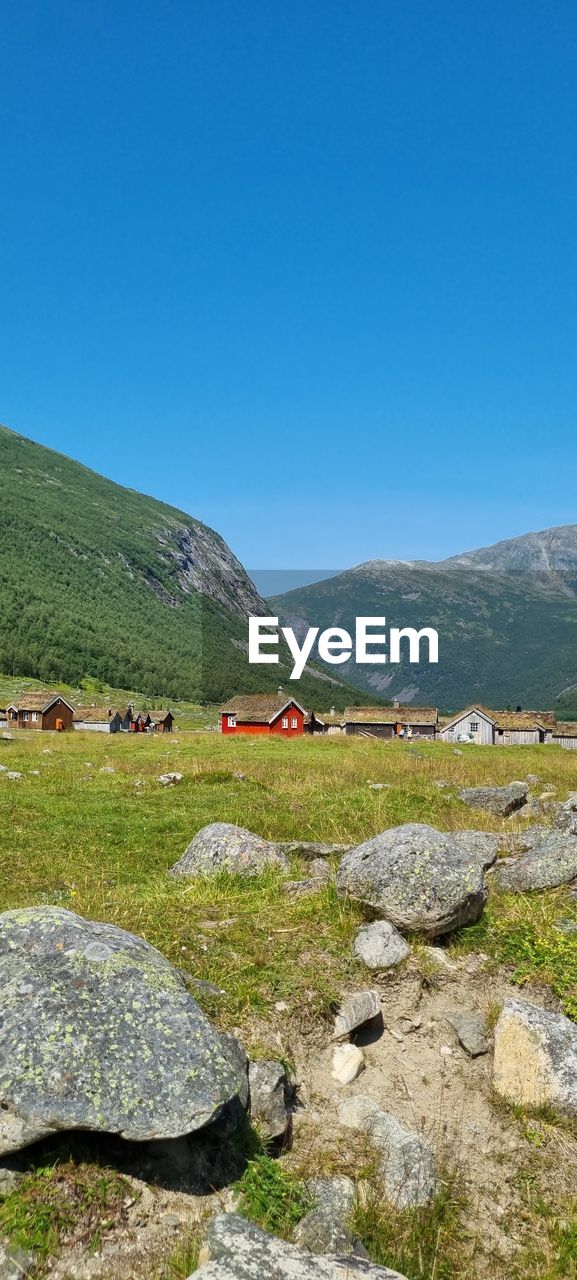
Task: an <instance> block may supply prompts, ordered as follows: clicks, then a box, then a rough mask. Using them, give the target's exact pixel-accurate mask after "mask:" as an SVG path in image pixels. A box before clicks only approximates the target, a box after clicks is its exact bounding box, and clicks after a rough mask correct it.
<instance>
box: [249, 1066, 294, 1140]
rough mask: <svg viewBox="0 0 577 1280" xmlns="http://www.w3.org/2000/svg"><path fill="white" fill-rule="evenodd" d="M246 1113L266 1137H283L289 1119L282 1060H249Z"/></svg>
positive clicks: (286, 1087)
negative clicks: (248, 1089)
mask: <svg viewBox="0 0 577 1280" xmlns="http://www.w3.org/2000/svg"><path fill="white" fill-rule="evenodd" d="M248 1081H249V1088H250V1114H251V1117H252V1119H253V1120H256V1121H257V1123H258V1124H259V1126H260V1128H261V1129H262V1131H263V1133H264V1136H265V1137H266V1138H269V1139H272V1140H274V1139H276V1138H283V1137H284V1135H285V1133H286V1131H287V1127H288V1124H289V1120H290V1110H289V1108H288V1106H287V1090H288V1080H287V1076H286V1071H285V1069H284V1067H283V1065H282V1062H265V1061H261V1060H258V1061H256V1062H251V1063H250V1066H249V1069H248Z"/></svg>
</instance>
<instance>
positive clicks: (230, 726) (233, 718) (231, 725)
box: [228, 716, 236, 729]
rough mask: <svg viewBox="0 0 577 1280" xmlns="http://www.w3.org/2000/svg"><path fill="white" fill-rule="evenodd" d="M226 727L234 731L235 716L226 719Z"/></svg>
mask: <svg viewBox="0 0 577 1280" xmlns="http://www.w3.org/2000/svg"><path fill="white" fill-rule="evenodd" d="M228 727H229V729H236V716H229V717H228Z"/></svg>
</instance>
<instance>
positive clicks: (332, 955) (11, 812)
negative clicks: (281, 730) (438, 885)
mask: <svg viewBox="0 0 577 1280" xmlns="http://www.w3.org/2000/svg"><path fill="white" fill-rule="evenodd" d="M0 764H5V765H6V766H8V768H10V769H14V770H17V771H19V772H22V773H23V777H22V778H21V779H20V780H18V781H10V780H9V779H7V778H6V776H5V774H0V810H1V817H2V820H1V821H0V907H1V908H2V909H7V908H9V907H15V906H22V905H26V904H37V903H45V902H50V903H60V904H62V905H65V906H67V907H70V908H71V909H73V910H75V911H78V912H79V913H80V914H82V915H86V916H88V917H91V918H94V919H101V920H107V921H110V922H113V923H115V924H119V925H121V926H122V927H123V928H126V929H130V930H133V931H134V932H136V933H140V934H142V935H143V936H144V937H146V938H147V939H148V941H149V942H151V943H153V944H154V945H156V946H158V947H159V948H160V949H161V950H162V951H163V952H164V953H165V954H166V955H168V956H170V958H171V959H172V960H173V961H174V962H175V963H179V964H181V965H183V966H184V967H187V968H190V969H191V970H193V971H194V973H195V975H196V976H197V977H202V978H206V979H208V980H210V981H213V982H215V983H217V984H218V985H221V986H222V987H223V988H224V989H225V991H226V993H227V995H226V999H225V1000H224V1002H222V1003H221V1004H220V1005H219V1017H220V1018H222V1019H226V1018H232V1019H235V1020H237V1021H238V1019H239V1018H240V1019H242V1017H243V1014H244V1013H250V1010H251V1009H261V1010H264V1009H266V1007H267V1006H268V1005H270V1003H271V1002H272V1003H274V1001H277V1000H279V999H285V1000H286V999H289V1000H293V1001H294V1003H295V1005H298V1007H299V1008H300V1009H301V1010H305V1009H306V1008H307V1007H309V1005H311V1006H312V1007H318V1006H319V1005H322V1004H325V1003H327V1002H328V1003H330V1002H331V1001H332V1000H333V998H334V997H335V995H337V994H338V991H339V990H340V989H341V987H342V984H343V983H344V982H346V981H347V979H348V978H350V977H352V974H353V972H354V967H353V961H352V959H351V957H350V939H351V937H352V935H353V933H354V930H355V928H356V926H357V925H358V922H359V919H360V909H359V908H357V907H356V906H354V905H353V904H347V903H340V902H339V901H338V900H337V899H336V895H335V893H334V890H333V889H332V888H331V887H330V886H329V887H327V888H326V889H325V890H323V892H322V893H321V894H320V895H315V896H314V897H313V898H301V899H297V900H296V901H291V900H290V899H289V898H287V895H286V894H285V893H284V892H283V887H282V877H280V876H279V875H278V873H276V872H274V871H269V872H267V873H266V875H264V876H261V877H258V878H256V879H255V878H251V879H249V880H244V881H243V880H242V879H236V878H234V877H231V876H227V875H221V876H219V877H217V879H216V880H214V879H212V880H196V881H190V882H189V883H186V882H183V881H176V882H175V881H171V879H170V878H169V877H168V876H167V875H166V872H167V871H168V869H169V867H170V866H171V865H172V864H173V863H174V862H175V861H176V860H177V858H179V857H180V855H181V854H182V852H183V851H184V849H185V848H186V845H187V844H188V842H189V841H190V840H191V839H192V836H193V835H194V834H195V832H196V831H197V830H198V829H199V828H200V827H202V826H204V824H205V823H208V822H214V821H224V822H235V823H238V824H240V825H242V826H245V827H248V828H250V830H252V831H255V832H257V833H258V834H259V835H262V836H265V837H268V838H271V839H282V840H290V839H296V838H300V839H306V840H316V839H318V840H327V841H342V842H347V843H348V842H350V843H357V842H360V841H361V840H363V839H366V838H368V837H369V836H372V835H374V834H375V833H376V832H378V831H381V830H383V829H384V828H385V827H390V826H394V825H396V824H397V823H402V822H411V821H412V822H429V823H431V824H432V825H434V826H436V827H438V828H439V829H441V830H447V831H450V830H451V829H458V828H459V827H477V828H479V829H485V830H488V829H492V830H502V829H506V830H514V829H516V828H522V826H523V825H524V822H523V820H522V819H519V820H515V819H508V820H507V821H506V822H505V823H503V822H501V820H499V819H495V818H490V817H489V816H488V815H486V814H483V813H480V812H476V811H475V810H471V809H469V808H467V807H466V806H465V805H463V804H462V803H461V802H460V801H459V800H458V798H457V791H458V789H459V788H460V787H462V786H467V785H471V784H477V783H481V782H491V783H504V782H507V781H510V780H511V779H513V778H523V777H524V776H525V774H527V773H537V774H539V776H540V777H541V778H542V779H543V786H544V787H548V788H549V787H555V788H556V789H557V793H558V795H559V798H564V797H565V795H566V794H567V792H568V791H570V790H571V789H572V788H573V787H575V786H577V755H574V754H573V753H572V752H564V751H562V750H561V749H560V748H555V747H541V748H522V747H512V748H504V747H500V748H494V749H491V748H483V747H473V746H470V747H465V748H464V749H463V753H462V755H461V756H456V755H455V754H454V750H453V748H452V747H450V746H448V745H447V746H446V745H444V744H439V743H436V744H431V745H423V744H418V746H417V745H414V746H413V745H410V744H408V743H388V744H386V745H385V744H382V743H379V742H377V741H371V740H368V739H360V738H359V739H350V738H349V739H344V738H328V739H324V740H323V739H319V738H316V739H312V738H308V737H305V738H303V739H300V740H298V739H296V740H295V739H293V740H292V741H290V742H282V741H280V740H274V739H272V738H271V739H266V738H250V737H247V738H242V737H239V738H236V739H227V738H221V737H220V736H219V735H217V734H212V733H210V734H209V733H206V734H203V733H196V734H194V733H190V734H188V733H181V734H174V735H172V736H166V737H162V736H159V737H153V736H148V735H142V736H138V737H129V736H128V735H124V734H122V735H120V734H119V735H105V734H98V733H78V732H74V733H70V734H64V735H61V736H58V735H53V734H46V733H34V732H19V733H15V735H14V740H13V741H12V742H4V741H0ZM111 770H114V772H111ZM171 770H177V771H178V772H180V773H182V774H183V775H184V779H183V782H182V783H180V784H179V785H177V786H174V787H163V786H161V785H160V784H159V783H158V782H157V777H158V775H159V774H161V773H164V772H166V771H171ZM36 771H38V773H36ZM241 775H242V776H241ZM439 780H443V781H445V782H447V783H448V784H449V786H447V787H445V788H442V789H441V788H438V787H436V786H435V782H436V781H439ZM370 781H373V782H384V783H387V784H388V787H387V789H384V790H381V791H377V790H373V789H371V788H370V787H369V786H368V783H369V782H370ZM539 786H541V784H539ZM538 789H539V788H538ZM299 874H306V869H305V865H303V864H300V865H299V863H298V860H295V862H294V867H293V876H294V877H295V878H296V877H298V875H299ZM565 897H567V895H566V894H565V893H564V892H563V891H559V892H557V893H551V894H538V895H535V896H534V897H531V898H520V897H519V896H517V895H500V896H499V897H497V896H496V895H492V897H491V900H490V905H489V908H488V910H487V911H486V913H485V916H484V918H483V920H482V921H481V922H480V924H478V925H477V926H474V927H473V928H471V929H465V930H463V931H462V933H461V935H460V937H459V938H458V939H456V940H455V941H454V942H453V944H452V945H454V946H459V947H461V948H462V947H466V946H468V945H471V946H475V947H479V946H482V947H483V949H484V950H493V951H494V953H495V955H496V956H497V957H498V958H499V959H504V960H505V961H506V962H507V963H510V964H511V965H512V966H514V968H515V969H516V971H517V972H518V974H519V980H520V981H525V980H528V979H530V978H531V977H532V976H534V975H538V976H539V977H540V978H541V979H543V980H545V981H549V982H551V984H552V985H553V986H554V988H555V989H556V990H557V991H558V992H559V993H560V995H561V996H562V998H563V1000H564V1002H565V1005H566V1007H567V1010H568V1011H569V1012H572V1013H573V1014H574V1016H576V1017H577V962H576V961H575V960H574V959H573V951H574V950H575V947H574V945H572V944H571V938H570V935H564V934H561V933H559V932H557V931H556V930H554V929H553V922H554V920H555V919H556V918H557V917H558V915H559V912H560V910H561V904H563V913H564V914H565V915H572V914H575V906H574V904H573V902H572V901H571V900H569V899H568V900H567V902H564V899H565ZM565 951H567V953H568V954H567V956H565ZM321 961H322V962H321Z"/></svg>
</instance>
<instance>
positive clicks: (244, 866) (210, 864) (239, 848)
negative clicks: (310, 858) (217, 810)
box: [170, 822, 288, 877]
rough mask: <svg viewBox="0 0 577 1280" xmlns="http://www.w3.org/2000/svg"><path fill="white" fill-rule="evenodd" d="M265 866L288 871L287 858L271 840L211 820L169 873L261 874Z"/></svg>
mask: <svg viewBox="0 0 577 1280" xmlns="http://www.w3.org/2000/svg"><path fill="white" fill-rule="evenodd" d="M266 867H280V868H281V870H283V871H288V861H287V859H286V857H285V856H284V854H283V853H281V852H279V850H278V848H277V846H276V845H275V844H274V843H273V842H272V841H271V840H263V839H262V836H257V835H255V834H254V832H252V831H247V830H245V828H244V827H237V826H235V825H234V824H233V823H231V822H210V823H209V824H208V826H206V827H201V829H200V831H197V833H196V835H195V836H194V838H193V839H192V840H191V842H190V844H189V846H188V848H187V849H185V851H184V853H183V855H182V857H181V858H179V859H178V862H175V864H174V866H173V867H171V868H170V875H172V876H177V877H187V876H201V875H211V874H214V873H215V872H216V871H228V872H230V873H231V874H233V875H258V873H259V872H260V871H264V870H265V869H266Z"/></svg>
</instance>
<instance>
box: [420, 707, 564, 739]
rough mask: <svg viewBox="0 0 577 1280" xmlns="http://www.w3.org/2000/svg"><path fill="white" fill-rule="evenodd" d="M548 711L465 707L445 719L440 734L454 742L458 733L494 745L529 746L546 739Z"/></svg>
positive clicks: (551, 721) (552, 723) (550, 725)
mask: <svg viewBox="0 0 577 1280" xmlns="http://www.w3.org/2000/svg"><path fill="white" fill-rule="evenodd" d="M556 727H557V726H556V720H555V716H554V714H553V712H552V711H520V710H519V711H490V710H489V709H488V708H487V707H468V708H467V710H466V711H461V712H459V714H458V715H456V716H454V717H453V719H452V720H449V721H447V722H446V723H445V724H444V725H443V727H442V729H441V731H440V737H441V738H443V739H444V741H445V742H458V740H459V735H460V734H462V735H464V736H466V737H467V738H468V740H469V741H470V742H475V743H479V744H481V745H483V746H484V745H487V746H497V747H532V746H539V744H540V743H543V742H546V741H548V740H549V738H548V735H549V734H551V733H552V732H554V731H555V728H556Z"/></svg>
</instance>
